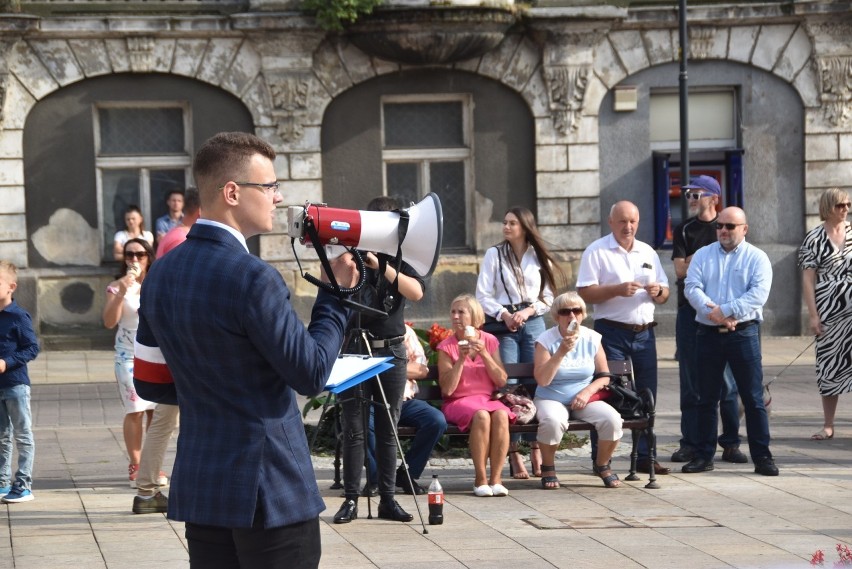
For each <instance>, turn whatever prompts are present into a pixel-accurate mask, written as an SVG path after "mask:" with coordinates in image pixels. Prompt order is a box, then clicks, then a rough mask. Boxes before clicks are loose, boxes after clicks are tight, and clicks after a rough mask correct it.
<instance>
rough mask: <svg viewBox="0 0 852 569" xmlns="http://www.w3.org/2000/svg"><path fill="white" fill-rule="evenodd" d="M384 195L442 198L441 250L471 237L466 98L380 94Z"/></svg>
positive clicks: (410, 198) (457, 246)
mask: <svg viewBox="0 0 852 569" xmlns="http://www.w3.org/2000/svg"><path fill="white" fill-rule="evenodd" d="M381 101H382V162H383V165H384V168H383V170H384V185H385V194H386V195H389V196H396V197H399V198H401V199H402V200H404V202H405V204H404V205H406V206H407V205H408V203H409V202H415V203H416V202H419V201H420V200H421V199H422V198H423V197H424V196H425V195H426V194H428V193H429V192H434V193H436V194H437V195H438V196H439V197H440V198H441V205H442V208H443V213H444V236H443V248H444V249H457V250H461V249H466V248H469V247H470V246H471V244H472V242H473V235H470V234H469V231H468V228H470V227H473V223H472V209H473V208H472V201H471V197H470V195H469V194H470V192H469V191H468V189H469V188H472V187H473V181H472V179H471V178H472V168H471V158H472V148H471V147H472V144H471V101H470V96H468V95H464V94H458V95H456V94H452V95H430V96H418V95H406V96H387V97H382V100H381Z"/></svg>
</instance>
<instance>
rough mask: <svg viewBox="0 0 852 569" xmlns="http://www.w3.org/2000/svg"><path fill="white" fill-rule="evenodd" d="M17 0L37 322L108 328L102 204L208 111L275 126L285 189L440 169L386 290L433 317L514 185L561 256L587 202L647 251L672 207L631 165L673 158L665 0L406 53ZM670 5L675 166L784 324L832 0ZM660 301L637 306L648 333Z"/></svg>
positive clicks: (821, 162)
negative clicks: (403, 268) (416, 236)
mask: <svg viewBox="0 0 852 569" xmlns="http://www.w3.org/2000/svg"><path fill="white" fill-rule="evenodd" d="M20 4H21V10H22V11H21V12H20V13H7V14H0V43H2V46H3V48H4V49H3V51H2V53H3V56H2V58H0V94H2V96H0V105H1V106H0V112H2V116H0V258H6V259H10V260H12V261H13V262H15V263H16V264H17V265H18V266H19V267H21V268H23V269H24V270H23V271H22V273H21V286H20V288H19V294H18V300H19V302H20V303H21V304H22V305H24V306H25V307H27V308H28V309H29V310H30V311H31V312H32V313H33V314H34V316H35V317H36V320H37V322H38V324H39V327H40V331H41V333H42V334H43V336H44V337H45V338H51V337H53V336H54V335H58V336H64V337H68V336H69V335H70V336H77V337H79V338H80V345H86V342H90V341H96V340H92V338H96V337H98V336H100V338H101V339H104V338H107V337H108V334H106V335H105V334H104V333H103V332H102V333H101V334H100V335H99V334H97V333H96V331H97V330H98V327H99V322H100V311H101V308H102V306H103V296H104V295H103V290H104V287H105V285H106V283H107V282H109V280H111V278H112V276H113V273H114V272H115V271H116V267H115V264H114V263H113V262H111V261H110V260H109V258H108V257H109V249H108V247H109V240H110V235H111V234H112V232H113V231H114V230H115V226H116V224H117V223H118V222H117V221H116V219H120V218H119V217H117V214H120V209H121V208H120V206H121V207H123V206H124V205H126V204H127V203H128V200H137V201H139V202H141V205H142V206H143V210H144V211H145V213H146V214H147V215H148V216H149V220H150V221H149V222H148V227H150V226H151V225H152V223H153V217H155V216H156V215H159V213H161V212H162V208H163V205H162V204H161V203H160V197H161V194H162V192H163V191H165V189H167V188H168V187H169V186H170V185H175V184H176V185H189V184H191V182H192V180H191V172H190V169H189V167H190V161H191V156H192V154H193V152H194V149H195V148H196V147H197V146H198V145H199V144H200V143H201V142H202V141H203V140H204V139H205V138H207V137H208V136H210V135H211V134H213V133H215V132H218V131H221V130H248V131H253V132H255V133H256V134H258V135H259V136H261V137H263V138H264V139H266V140H268V141H269V142H270V143H271V144H272V145H273V146H274V147H275V148H276V150H277V152H278V153H279V157H278V159H277V161H276V163H275V167H276V172H277V175H278V177H279V180H280V181H281V182H282V188H283V194H284V198H285V200H284V205H299V204H303V203H304V202H305V201H312V202H327V203H329V204H330V205H334V206H337V207H347V208H356V209H357V208H359V207H363V205H364V204H366V202H367V201H368V200H369V199H370V198H371V197H373V196H375V195H377V194H382V193H388V194H399V195H402V196H404V197H405V198H407V199H410V200H411V201H415V202H416V201H418V200H419V199H420V198H422V196H423V195H425V193H427V192H429V191H436V192H437V193H439V195H441V198H442V202H443V203H444V210H445V211H444V213H445V223H446V226H445V247H444V251H443V254H442V256H441V260H440V264H439V267H438V269H437V271H436V273H435V275H434V276H433V277H432V279H431V282H430V294H429V295H428V296H427V299H426V300H424V302H422V303H420V304H419V305H417V306H413V307H412V308H411V309H410V310H409V311H408V314H409V316H410V317H411V318H412V319H414V320H415V321H416V322H417V323H419V324H425V325H427V326H428V324H430V323H431V322H433V321H438V322H445V321H446V320H447V319H448V316H447V314H446V313H447V307H448V304H449V300H450V299H451V298H452V297H453V296H455V295H456V294H458V293H460V292H463V291H472V290H473V287H474V284H475V280H476V272H477V269H478V260H479V259H480V258H481V255H482V253H483V252H484V250H485V249H487V248H488V247H489V246H491V245H493V244H494V243H496V242H497V241H498V240H499V239H500V221H501V220H502V216H503V212H504V210H505V208H507V207H508V206H510V205H513V204H522V205H525V206H527V207H529V208H530V209H532V210H533V211H534V212H535V213H536V215H537V219H538V221H539V223H540V226H541V229H542V232H543V234H544V235H545V237H546V238H547V239H548V240H549V241H550V242H551V243H552V244H553V245H554V249H555V250H557V251H558V252H559V254H560V255H561V256H562V258H563V259H564V260H565V268H566V270H567V272H568V274H569V275H573V269H574V268H575V266H576V264H577V262H578V259H579V255H580V253H581V252H582V250H583V248H584V247H585V246H586V245H587V244H588V243H590V242H591V241H593V240H594V239H596V238H597V237H599V236H601V235H603V234H606V233H607V232H608V231H609V230H608V227H607V224H606V217H607V213H608V210H609V207H610V205H611V204H612V203H614V201H617V200H618V199H631V200H632V201H634V202H635V203H637V204H638V205H639V207H640V211H641V215H642V222H641V225H640V234H639V237H640V238H641V239H642V240H644V241H647V242H651V243H654V244H655V245H658V246H659V249H660V256H661V258H662V259H663V260H664V264H666V265H667V267H668V270H669V272H670V273H672V270H671V267H670V264H671V263H670V261H669V260H668V258H669V257H670V253H669V251H667V250H666V244H665V239H666V236H665V231H666V224H667V223H668V220H666V219H664V216H665V215H666V213H667V212H668V214H671V215H672V216H676V214H677V211H676V210H677V207H676V205H675V203H674V201H672V196H674V194H672V193H671V192H670V190H669V188H668V186H666V187H665V188H663V189H660V188H659V187H657V186H659V184H657V186H655V180H657V182H659V180H660V179H663V178H661V176H663V177H664V178H665V181H666V182H668V181H671V180H673V179H674V178H672V176H673V173H675V174H676V170H677V160H678V157H677V149H678V147H677V142H676V141H674V142H672V139H671V137H670V136H668V137H667V135H666V132H667V131H666V129H667V128H669V129H670V126H671V115H672V113H675V114H676V111H677V109H676V107H674V108H672V106H671V97H672V94H673V93H676V88H677V81H678V50H679V42H678V30H677V14H676V11H674V10H672V9H671V8H669V7H659V8H657V7H653V6H651V7H619V6H614V5H610V4H607V3H601V4H600V5H592V6H590V5H589V3H588V2H583V3H578V4H582V6H572V5H571V4H572V3H571V2H563V3H562V4H563V5H559V6H557V5H548V6H543V5H542V6H536V7H532V8H527V9H526V10H524V11H523V12H521V11H519V10H514V11H512V10H511V9H510V8H507V13H510V14H512V16H511V17H512V21H511V23H510V25H508V26H505V30H502V31H501V32H500V36H499V41H497V42H494V43H496V46H495V47H493V48H492V49H487V50H485V51H483V52H482V53H478V54H475V55H473V56H471V57H466V58H464V59H460V60H454V61H447V62H427V63H410V62H409V63H406V62H399V61H397V62H394V61H390V60H389V59H386V58H385V57H387V56H383V57H379V56H378V55H374V54H370V53H367V52H365V51H364V49H362V48H363V47H364V46H363V44H361V43H359V45H361V47H356V45H355V43H356V42H355V38H354V36H352V35H351V34H350V35H347V33H341V34H337V33H329V32H326V31H324V30H322V29H320V28H319V27H318V26H317V25H316V23H315V22H314V20H313V19H312V18H310V17H309V16H308V15H306V14H304V13H301V12H299V11H298V10H296V9H295V8H297V6H295V5H293V4H292V3H287V2H271V1H263V0H254V1H245V2H238V1H225V2H213V1H207V0H202V1H199V2H196V3H194V4H188V3H183V2H163V3H162V5H161V6H160V7H159V8H158V11H157V12H152V11H151V10H150V9H149V8H147V4H146V3H143V2H128V3H122V4H124V8H123V9H125V10H131V11H130V12H127V13H118V12H116V11H115V10H116V8H115V5H113V6H110V3H107V2H89V3H87V2H79V1H78V2H62V1H58V2H57V1H53V2H27V1H22V2H20ZM81 5H83V6H84V7H85V9H84V8H81V7H80V6H81ZM128 5H129V7H128ZM408 7H409V8H411V6H408ZM415 8H417V9H420V10H428V9H431V8H427V7H426V6H420V7H418V6H415ZM445 9H449V8H445ZM468 10H469V11H472V12H475V10H476V8H475V7H474V8H473V9H470V8H468ZM688 14H689V34H690V44H689V46H690V50H689V55H690V71H689V74H690V75H689V81H690V88H691V89H695V90H696V100H699V101H703V102H702V103H701V105H702V106H699V107H697V108H696V109H695V111H694V112H693V111H692V110H691V113H690V115H691V120H692V118H693V116H695V117H698V118H699V119H701V118H702V117H703V118H704V119H705V120H704V123H706V124H704V125H703V126H702V124H699V125H698V126H697V128H696V132H697V133H699V135H700V136H701V137H703V138H702V139H701V140H699V141H697V143H696V150H695V151H694V152H695V154H694V156H695V157H694V158H693V159H692V160H693V171H694V170H696V169H706V170H710V171H713V172H717V173H718V174H719V175H720V177H721V179H723V180H724V182H723V185H725V186H726V202H727V203H739V204H742V205H743V207H744V208H745V209H746V211H747V212H748V213H749V215H750V222H751V223H750V230H751V231H750V234H749V237H750V239H751V240H752V241H753V242H755V243H757V244H758V245H759V246H761V247H762V248H764V249H765V250H767V252H768V253H769V254H770V256H771V258H772V260H773V265H774V267H775V286H774V287H773V291H772V295H771V299H770V303H769V305H768V307H767V311H766V317H767V326H766V328H767V331H768V332H769V333H774V334H798V333H799V332H800V328H801V325H802V324H801V322H802V319H801V313H802V306H801V301H800V288H799V284H798V282H799V281H798V272H797V270H796V267H795V254H796V249H797V246H798V244H799V243H800V242H801V239H802V237H803V236H804V233H805V231H806V229H807V228H810V227H812V226H813V225H815V224H816V223H818V221H819V220H818V215H817V214H818V208H817V200H818V197H819V195H820V194H821V192H822V191H824V190H825V189H826V188H828V187H831V186H840V187H845V188H847V189H850V187H852V181H850V180H852V120H850V119H852V116H851V115H852V89H850V87H851V86H852V8H850V3H849V2H833V1H828V0H825V1H810V2H778V3H763V4H752V3H741V4H740V3H736V2H734V3H726V4H724V5H721V4H717V3H714V2H710V3H702V4H697V5H695V6H691V7H690V9H689V12H688ZM391 21H392V22H393V18H391ZM385 25H386V26H387V24H385ZM437 26H438V27H437V28H435V30H437V31H436V32H435V33H439V32H440V30H441V27H440V26H441V24H440V22H439V24H438V25H437ZM484 26H485V25H484V24H483V29H484ZM446 29H447V30H449V29H450V23H447V24H446ZM465 29H468V30H476V29H477V28H476V26H473V27H471V26H470V25H468V26H467V27H466V28H465ZM491 36H493V33H492V34H491ZM466 39H469V38H466ZM442 45H445V44H442ZM409 55H410V54H409ZM701 95H703V97H704V98H702V96H701ZM691 109H692V107H691ZM727 123H730V124H729V125H727ZM720 124H722V125H723V126H724V125H727V126H725V128H721V129H720V128H716V127H718V126H719V125H720ZM158 125H159V126H158ZM666 125H668V127H667V126H666ZM728 127H729V128H728ZM158 129H159V130H158ZM726 129H727V130H726ZM148 131H152V132H153V133H154V134H153V135H152V136H154V137H155V138H156V140H152V141H150V142H149V141H148V140H146V136H147V134H146V133H148ZM705 131H706V133H705ZM717 131H718V132H717ZM162 132H166V133H168V136H162V137H161V136H159V134H157V133H162ZM701 133H705V134H706V135H705V134H701ZM394 141H396V142H394ZM660 157H662V158H660ZM661 192H662V193H661ZM675 197H676V196H675ZM664 202H665V203H664ZM661 204H662V206H661ZM661 207H663V209H660V208H661ZM666 208H668V209H666ZM279 212H280V214H281V215H280V216H279V220H278V223H277V227H276V231H275V232H274V233H272V234H269V235H264V236H261V237H260V238H259V239H256V240H255V242H254V243H253V245H252V247H253V248H254V250H255V252H256V253H257V254H259V255H260V256H261V257H262V258H264V259H266V260H267V261H269V262H270V263H273V264H274V265H275V266H277V267H278V268H279V269H280V270H281V272H282V274H284V277H285V280H286V281H287V283H288V284H289V285H290V286H291V288H292V289H293V292H294V298H295V299H296V303H297V306H298V307H299V309H300V310H303V311H305V313H307V309H308V307H309V306H310V304H311V299H312V297H313V290H312V287H311V285H309V284H307V283H306V282H304V281H303V280H302V279H301V278H300V277H299V272H298V267H297V266H296V263H295V259H294V249H293V248H292V247H291V242H290V239H289V237H288V236H287V234H286V209H285V208H281V209H279ZM295 250H296V251H297V254H298V255H299V257H300V259H302V261H303V262H307V264H308V265H311V264H312V263H311V260H312V259H314V258H315V257H314V256H313V255H311V254H310V252H309V251H307V250H305V249H304V248H301V247H300V246H299V245H298V244H297V245H296V247H295ZM670 304H671V303H670ZM674 311H675V308H674V306H668V307H665V308H664V309H663V310H661V312H660V314H659V316H660V320H661V323H662V330H663V332H664V333H665V332H666V331H668V332H670V333H671V332H673V321H674ZM107 342H108V340H107Z"/></svg>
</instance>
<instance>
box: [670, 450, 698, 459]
mask: <svg viewBox="0 0 852 569" xmlns="http://www.w3.org/2000/svg"><path fill="white" fill-rule="evenodd" d="M693 458H695V451H694V450H692V449H691V448H688V447H680V448H679V449H677V450H676V451H674V454H672V462H689V461H690V460H692V459H693Z"/></svg>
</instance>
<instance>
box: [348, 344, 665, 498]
mask: <svg viewBox="0 0 852 569" xmlns="http://www.w3.org/2000/svg"><path fill="white" fill-rule="evenodd" d="M607 363H608V364H609V370H610V373H612V374H613V375H617V376H621V377H623V378H625V379H626V380H627V382H628V383H629V385H630V386H631V387H632V388H633V389H634V391H635V390H636V386H635V382H634V380H633V368H632V363H631V362H630V360H618V361H609V362H607ZM504 367H505V368H506V373H507V374H508V376H509V377H510V378H515V379H517V380H518V381H520V382H524V380H532V381H533V382H534V381H535V380H534V378H533V364H531V363H526V364H504ZM418 387H419V392H418V394H417V398H418V399H423V400H425V401H428V402H429V403H431V404H433V405H435V406H436V407H438V408H440V407H441V403H442V402H443V398H442V397H441V388H440V387H439V386H438V367H437V366H429V373H428V374H427V376H426V377H425V378H423V379H420V380H418ZM639 395H640V396H641V397H642V399H643V400H644V402H645V414H644V416H643V417H641V418H637V419H625V420H624V430H629V431H631V434H632V438H633V445H632V449H631V453H630V473H629V474H628V475H627V477H626V480H630V481H636V480H639V477H638V476H637V475H636V463H637V460H638V452H639V440H640V439H641V437H645V438H646V439H647V441H648V448H649V451H650V457H651V464H653V461H654V460H655V459H656V448H657V443H656V436H655V435H654V417H655V409H654V398H653V395H652V394H651V393H650V391H646V392H645V393H640V394H639ZM568 430H569V431H593V430H595V427H594V425H592V424H591V423H587V422H586V421H580V420H578V419H570V420H569V422H568ZM537 431H538V423H537V422H532V423H528V424H526V425H518V424H514V425H509V432H510V433H535V432H537ZM416 432H417V431H416V429H415V428H414V427H399V428H398V434H399V436H400V437H411V436H414V434H415V433H416ZM445 434H446V435H449V436H453V437H457V436H459V437H467V436H468V433H463V432H461V431H460V430H459V428H458V426H456V425H454V424H452V423H449V424H447V430H446V432H445ZM340 456H341V442H340V438H339V437H338V441H337V445H336V449H335V456H334V481H335V483H334V485H332V488H340V487H342V485H340ZM656 479H657V477H656V475H655V473H654V469H653V468H651V469H650V474H649V478H648V484H647V485H646V486H645V487H646V488H650V489H656V488H659V484H657V481H656Z"/></svg>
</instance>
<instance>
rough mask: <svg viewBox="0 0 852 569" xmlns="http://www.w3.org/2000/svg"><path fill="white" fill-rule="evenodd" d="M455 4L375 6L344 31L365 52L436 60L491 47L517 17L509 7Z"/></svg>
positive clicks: (408, 59) (404, 59) (398, 58)
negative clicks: (401, 6)
mask: <svg viewBox="0 0 852 569" xmlns="http://www.w3.org/2000/svg"><path fill="white" fill-rule="evenodd" d="M453 4H454V3H453V2H449V3H446V4H445V3H436V4H435V5H429V6H423V7H413V8H409V7H406V8H387V9H377V10H374V11H373V13H372V14H370V15H369V16H364V17H362V18H360V19H359V20H358V21H357V22H355V23H354V24H352V25H350V26H347V29H346V35H347V37H348V38H349V40H350V41H351V42H352V43H353V44H355V45H356V46H358V48H359V49H360V50H361V51H363V52H364V53H368V54H370V55H373V56H376V57H380V58H382V59H386V60H388V61H393V62H396V63H404V64H409V65H434V64H445V63H453V62H456V61H463V60H466V59H472V58H475V57H479V56H481V55H483V54H485V53H487V52H489V51H491V50H492V49H494V48H495V47H497V45H499V44H500V42H501V41H503V37H504V36H505V35H506V32H507V31H508V30H509V28H510V27H511V26H512V25H514V24H515V22H516V16H515V14H514V13H513V12H512V11H511V9H509V8H506V7H494V6H485V5H484V4H483V5H482V6H479V5H477V6H475V7H459V6H457V5H453Z"/></svg>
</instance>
